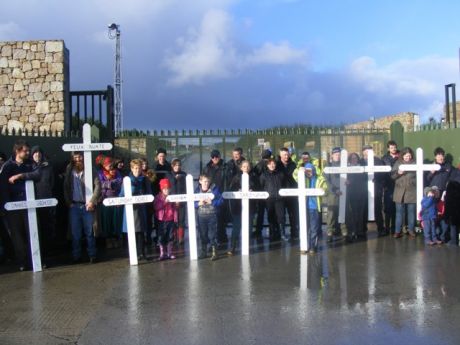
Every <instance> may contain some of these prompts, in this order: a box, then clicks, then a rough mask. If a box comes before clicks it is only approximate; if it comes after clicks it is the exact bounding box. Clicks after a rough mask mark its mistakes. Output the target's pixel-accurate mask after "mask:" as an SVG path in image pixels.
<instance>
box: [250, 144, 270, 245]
mask: <svg viewBox="0 0 460 345" xmlns="http://www.w3.org/2000/svg"><path fill="white" fill-rule="evenodd" d="M271 156H272V151H271V150H268V149H267V150H264V151H263V152H262V156H261V160H260V161H259V162H257V164H256V166H255V167H254V170H253V171H254V176H255V181H256V182H255V188H256V190H262V189H261V187H260V179H261V177H262V174H263V173H264V172H265V171H267V161H268V160H269V159H270V158H271ZM266 209H267V207H266V202H265V200H263V199H260V200H257V222H256V230H255V232H254V237H256V238H258V239H261V238H262V229H263V227H264V217H265V210H266Z"/></svg>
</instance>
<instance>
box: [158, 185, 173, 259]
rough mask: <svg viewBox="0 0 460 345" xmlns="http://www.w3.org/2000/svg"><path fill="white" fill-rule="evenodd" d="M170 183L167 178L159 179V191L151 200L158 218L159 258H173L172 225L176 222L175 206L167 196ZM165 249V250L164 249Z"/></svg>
mask: <svg viewBox="0 0 460 345" xmlns="http://www.w3.org/2000/svg"><path fill="white" fill-rule="evenodd" d="M170 189H171V183H170V182H169V180H168V179H167V178H163V179H161V180H160V193H158V195H157V196H155V200H154V202H153V204H154V209H155V217H156V218H157V219H158V241H159V243H160V260H166V259H175V258H176V257H175V256H174V254H173V253H172V248H173V241H174V231H173V230H174V225H175V223H177V208H176V204H175V203H174V202H169V201H168V200H167V197H168V195H169V190H170ZM165 249H167V251H165Z"/></svg>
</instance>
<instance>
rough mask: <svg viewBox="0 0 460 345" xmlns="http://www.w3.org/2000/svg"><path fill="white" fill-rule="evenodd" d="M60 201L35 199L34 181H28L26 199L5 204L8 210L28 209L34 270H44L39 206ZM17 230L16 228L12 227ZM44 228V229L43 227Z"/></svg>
mask: <svg viewBox="0 0 460 345" xmlns="http://www.w3.org/2000/svg"><path fill="white" fill-rule="evenodd" d="M57 203H58V201H57V200H56V199H55V198H51V199H38V200H36V199H35V190H34V183H33V181H26V200H25V201H13V202H7V203H6V204H5V209H6V210H7V211H13V210H27V218H28V221H29V237H30V250H31V253H32V266H33V270H34V272H40V271H41V270H42V259H41V255H40V240H39V235H38V224H37V208H40V207H53V206H56V205H57ZM12 230H13V231H15V229H12ZM42 230H43V229H42Z"/></svg>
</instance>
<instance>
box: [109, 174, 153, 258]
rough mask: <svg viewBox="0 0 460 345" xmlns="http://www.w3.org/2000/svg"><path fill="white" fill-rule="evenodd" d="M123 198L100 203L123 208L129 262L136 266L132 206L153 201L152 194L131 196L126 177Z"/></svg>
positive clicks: (129, 182) (129, 180) (129, 181)
mask: <svg viewBox="0 0 460 345" xmlns="http://www.w3.org/2000/svg"><path fill="white" fill-rule="evenodd" d="M123 191H124V194H125V196H124V197H117V198H105V199H104V201H103V202H102V203H103V204H104V205H105V206H119V205H124V206H125V217H126V225H127V228H128V248H129V262H130V264H131V265H137V264H138V260H137V248H136V229H135V226H134V209H133V205H134V204H146V203H149V202H152V201H153V199H154V198H153V195H152V194H143V195H135V196H133V194H132V189H131V179H130V178H129V177H128V176H126V177H125V178H123Z"/></svg>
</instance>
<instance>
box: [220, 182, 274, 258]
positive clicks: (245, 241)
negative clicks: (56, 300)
mask: <svg viewBox="0 0 460 345" xmlns="http://www.w3.org/2000/svg"><path fill="white" fill-rule="evenodd" d="M222 196H223V197H224V199H241V254H242V255H249V200H250V199H267V198H268V196H269V195H268V193H267V192H251V191H250V190H249V175H248V174H247V173H243V174H242V176H241V191H239V192H224V193H222Z"/></svg>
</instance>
